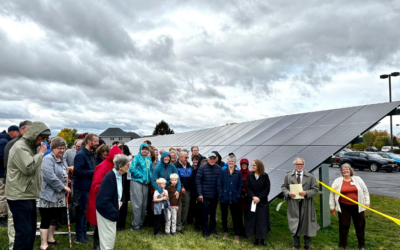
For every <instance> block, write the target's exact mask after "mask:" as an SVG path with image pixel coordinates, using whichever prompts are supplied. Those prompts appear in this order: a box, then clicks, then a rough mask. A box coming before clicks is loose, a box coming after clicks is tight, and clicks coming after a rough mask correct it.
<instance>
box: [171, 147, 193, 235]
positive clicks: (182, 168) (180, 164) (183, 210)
mask: <svg viewBox="0 0 400 250" xmlns="http://www.w3.org/2000/svg"><path fill="white" fill-rule="evenodd" d="M188 159H189V156H188V154H187V153H186V152H182V153H179V159H178V161H177V162H175V166H176V170H177V171H178V174H179V179H180V181H181V185H182V203H181V206H180V207H179V210H178V218H177V222H176V231H177V232H179V233H181V234H183V229H184V227H183V224H186V221H187V217H188V213H189V205H190V187H191V176H192V167H191V166H190V164H189V163H188Z"/></svg>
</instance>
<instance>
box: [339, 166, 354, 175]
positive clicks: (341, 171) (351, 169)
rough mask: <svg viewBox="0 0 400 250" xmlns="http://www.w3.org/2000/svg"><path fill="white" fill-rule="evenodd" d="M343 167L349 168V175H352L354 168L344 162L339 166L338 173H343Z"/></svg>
mask: <svg viewBox="0 0 400 250" xmlns="http://www.w3.org/2000/svg"><path fill="white" fill-rule="evenodd" d="M343 168H348V169H349V170H350V176H353V175H354V169H353V168H352V167H351V165H350V164H349V163H344V164H342V165H341V166H340V173H342V175H343Z"/></svg>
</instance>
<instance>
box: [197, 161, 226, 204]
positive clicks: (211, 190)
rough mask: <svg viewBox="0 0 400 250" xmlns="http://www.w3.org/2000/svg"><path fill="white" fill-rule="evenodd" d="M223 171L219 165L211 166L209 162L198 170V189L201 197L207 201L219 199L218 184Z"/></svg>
mask: <svg viewBox="0 0 400 250" xmlns="http://www.w3.org/2000/svg"><path fill="white" fill-rule="evenodd" d="M221 170H222V168H221V167H220V166H219V165H218V164H215V165H214V166H211V165H210V164H209V163H208V162H207V163H206V164H204V165H202V166H200V167H199V168H198V170H197V176H196V187H197V193H198V195H199V196H203V198H206V199H214V198H216V197H218V191H217V183H218V177H219V173H220V172H221Z"/></svg>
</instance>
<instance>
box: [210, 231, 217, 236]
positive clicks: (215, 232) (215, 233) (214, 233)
mask: <svg viewBox="0 0 400 250" xmlns="http://www.w3.org/2000/svg"><path fill="white" fill-rule="evenodd" d="M211 234H213V235H215V236H218V235H219V234H218V233H217V231H214V232H212V233H211Z"/></svg>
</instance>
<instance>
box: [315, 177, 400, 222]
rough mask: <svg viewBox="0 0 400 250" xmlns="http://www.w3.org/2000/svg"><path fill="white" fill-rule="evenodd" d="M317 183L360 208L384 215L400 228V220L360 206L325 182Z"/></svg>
mask: <svg viewBox="0 0 400 250" xmlns="http://www.w3.org/2000/svg"><path fill="white" fill-rule="evenodd" d="M317 181H318V183H319V184H321V185H322V186H324V187H326V188H327V189H329V190H330V191H331V192H334V193H335V194H338V195H340V196H342V197H343V198H345V199H347V200H349V201H351V202H353V203H356V204H357V205H359V206H362V207H363V208H365V209H368V210H370V211H372V212H374V213H377V214H379V215H382V216H383V217H386V218H388V219H389V220H392V221H393V222H394V223H396V224H397V225H399V226H400V220H399V219H396V218H393V217H391V216H388V215H386V214H383V213H380V212H378V211H376V210H374V209H372V208H369V207H367V206H365V205H363V204H360V203H358V202H357V201H355V200H352V199H350V198H349V197H347V196H345V195H343V194H341V193H339V192H338V191H336V190H335V189H333V188H331V187H330V186H328V185H326V184H324V183H323V182H320V181H319V180H317Z"/></svg>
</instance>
